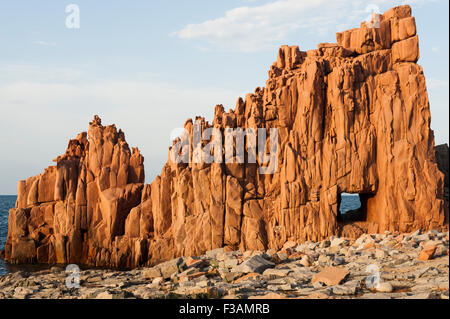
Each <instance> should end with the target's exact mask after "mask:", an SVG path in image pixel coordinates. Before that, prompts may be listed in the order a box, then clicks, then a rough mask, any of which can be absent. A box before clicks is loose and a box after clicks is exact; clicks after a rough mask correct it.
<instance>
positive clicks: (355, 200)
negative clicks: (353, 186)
mask: <svg viewBox="0 0 450 319" xmlns="http://www.w3.org/2000/svg"><path fill="white" fill-rule="evenodd" d="M359 207H361V201H360V200H359V195H357V194H356V195H350V194H342V195H341V207H340V211H341V214H345V213H346V212H348V211H349V210H353V209H357V208H359Z"/></svg>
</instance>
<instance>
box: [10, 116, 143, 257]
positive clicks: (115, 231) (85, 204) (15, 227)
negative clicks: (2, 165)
mask: <svg viewBox="0 0 450 319" xmlns="http://www.w3.org/2000/svg"><path fill="white" fill-rule="evenodd" d="M88 135H89V141H88ZM54 161H55V162H56V166H51V167H49V168H47V169H46V170H45V171H44V173H42V174H41V175H38V176H35V177H31V178H29V179H27V180H25V181H21V182H19V184H18V189H17V192H18V197H17V203H16V208H15V209H11V210H10V213H9V228H8V238H7V243H6V246H5V257H6V259H7V260H8V261H10V262H13V263H25V262H39V263H49V264H53V263H85V264H92V265H98V266H100V265H114V264H116V260H117V259H119V258H120V255H118V253H117V250H116V249H115V247H116V246H117V245H119V243H120V238H121V236H123V235H124V233H125V220H126V217H127V216H128V215H129V212H130V210H131V209H132V208H133V207H136V206H138V205H139V204H140V202H141V194H142V189H143V183H144V166H143V162H144V158H143V157H142V155H140V153H139V150H138V149H133V150H130V149H129V147H128V144H127V143H126V141H125V135H124V134H123V132H122V131H120V130H119V131H117V129H116V127H115V126H114V125H111V126H102V124H101V120H100V118H98V117H97V116H96V117H95V118H94V121H93V122H91V123H90V125H89V132H88V133H81V134H79V135H78V136H77V138H76V139H74V140H71V141H69V145H68V148H67V151H66V153H65V154H64V155H62V156H59V157H58V158H56V159H55V160H54Z"/></svg>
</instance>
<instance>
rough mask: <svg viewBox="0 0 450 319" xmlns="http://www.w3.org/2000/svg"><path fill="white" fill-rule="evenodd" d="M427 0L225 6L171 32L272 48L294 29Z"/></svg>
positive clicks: (327, 26) (347, 22) (214, 42)
mask: <svg viewBox="0 0 450 319" xmlns="http://www.w3.org/2000/svg"><path fill="white" fill-rule="evenodd" d="M430 1H431V2H433V1H434V0H409V1H399V0H372V1H359V0H334V1H326V0H309V1H305V0H277V1H273V2H270V3H266V4H262V5H257V6H252V7H250V6H242V7H238V8H234V9H231V10H228V11H226V12H225V13H224V15H223V16H222V17H219V18H216V19H210V20H206V21H204V22H200V23H194V24H189V25H186V26H185V27H184V28H182V29H181V30H178V31H176V32H173V33H172V36H177V37H179V38H180V39H185V40H197V41H200V42H202V43H204V44H207V45H209V46H210V47H212V48H216V49H221V50H231V51H240V52H254V51H262V50H273V49H274V48H276V47H277V46H279V45H280V44H283V43H282V42H285V41H287V40H288V39H289V37H290V36H292V35H293V34H295V33H299V32H308V33H313V34H314V33H318V34H324V33H326V32H334V31H336V28H335V26H336V25H341V26H342V27H343V28H352V27H356V26H357V25H359V22H361V21H364V20H366V18H368V17H369V16H370V14H371V12H372V9H373V8H379V10H380V11H383V10H385V9H388V8H390V7H392V6H396V5H401V4H405V3H418V4H424V3H426V2H430ZM343 30H344V29H343ZM338 31H341V30H338ZM202 48H203V49H205V47H204V46H202Z"/></svg>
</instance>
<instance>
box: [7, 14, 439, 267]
mask: <svg viewBox="0 0 450 319" xmlns="http://www.w3.org/2000/svg"><path fill="white" fill-rule="evenodd" d="M377 18H378V19H379V28H371V27H368V26H367V25H366V24H365V23H363V24H361V27H360V28H359V29H352V30H349V31H345V32H342V33H338V34H337V44H330V43H322V44H320V45H319V47H318V49H316V50H310V51H306V52H302V51H300V50H299V48H298V47H296V46H294V47H290V46H283V47H281V48H280V50H279V54H278V59H277V61H276V62H275V63H274V64H273V65H272V66H271V68H270V70H269V79H268V81H267V83H266V87H265V88H257V89H256V90H255V93H254V94H248V95H247V96H246V97H245V99H241V98H239V99H238V101H237V104H236V108H235V109H234V110H230V111H229V112H225V111H224V108H223V107H222V106H221V105H218V106H216V108H215V115H214V120H213V123H212V124H209V123H208V122H206V121H205V120H204V118H197V119H196V120H198V121H200V122H201V124H202V131H204V130H205V129H206V128H210V127H214V128H216V129H218V130H220V132H221V134H224V131H225V129H226V128H235V127H242V128H266V129H270V128H276V129H278V142H279V148H278V149H279V152H278V156H277V158H276V160H277V164H278V165H277V169H276V172H275V173H274V174H260V173H259V168H260V167H262V166H264V165H263V164H262V163H261V159H258V162H257V163H254V164H251V163H243V164H240V163H236V162H235V163H226V161H225V160H224V155H223V154H220V152H219V151H220V150H217V149H214V150H211V153H212V154H213V155H215V156H218V158H221V159H222V160H223V163H212V164H207V163H204V162H200V163H194V162H193V161H191V162H190V163H188V164H187V163H186V164H184V163H178V164H177V163H175V162H174V161H171V160H170V157H169V160H168V162H167V164H166V165H165V166H164V167H163V169H162V172H161V175H160V176H158V177H157V178H156V179H155V181H153V183H151V185H145V186H144V185H143V184H142V183H143V182H144V171H143V157H142V156H141V155H140V154H139V151H138V150H137V149H133V151H132V152H131V151H130V150H129V148H128V145H127V144H126V142H125V139H124V135H123V133H122V132H121V131H119V132H117V130H116V128H115V127H114V126H107V127H103V126H101V123H100V120H99V119H98V118H96V119H95V120H94V122H93V123H91V124H90V129H89V133H88V136H89V141H88V140H87V136H86V134H85V133H84V134H81V135H79V136H78V137H77V139H75V140H72V141H70V143H69V147H68V150H67V152H66V154H64V155H63V156H61V157H59V158H58V159H56V162H57V165H56V166H54V167H50V168H48V169H47V170H46V171H45V172H44V173H43V174H41V175H39V176H37V177H33V178H30V179H27V180H26V181H22V182H20V183H19V186H18V194H19V197H18V200H17V207H16V208H15V209H12V210H11V212H10V220H9V233H8V240H7V245H6V251H5V255H6V259H7V260H9V261H11V262H27V261H37V262H42V263H55V262H58V263H67V262H70V263H86V264H90V265H97V266H102V265H103V266H106V265H108V266H119V267H122V266H128V267H133V266H137V265H143V264H152V263H156V262H158V261H161V260H167V259H170V258H172V257H175V256H181V255H199V254H202V253H204V252H205V251H206V250H210V249H213V248H217V247H223V246H225V247H227V248H229V249H237V248H240V249H243V250H249V249H259V250H261V249H266V248H275V249H279V248H281V247H282V246H283V244H284V243H286V242H287V241H297V242H301V241H305V240H321V239H324V238H327V237H329V236H331V235H336V234H341V235H346V236H357V235H359V233H360V232H382V231H384V230H390V231H401V232H408V231H412V230H415V229H417V228H422V229H423V230H427V229H432V228H439V227H440V226H443V225H444V223H445V216H444V215H445V214H444V200H443V187H444V176H443V174H442V173H441V172H440V171H439V170H438V167H437V164H436V160H435V153H434V149H433V147H434V138H433V132H432V131H431V130H430V109H429V102H428V96H427V91H426V86H425V78H424V75H423V71H422V68H421V67H420V66H419V65H417V64H416V62H417V60H418V58H419V45H418V36H417V35H416V28H415V22H414V18H413V17H411V9H410V7H409V6H401V7H397V8H393V9H391V10H389V11H387V12H386V13H384V14H383V15H381V16H378V17H377ZM185 128H186V130H187V131H188V132H189V133H191V134H192V133H193V130H194V123H193V121H192V120H188V121H187V122H186V123H185ZM215 140H216V137H214V138H213V141H215ZM191 142H192V137H191ZM207 142H208V141H203V142H202V143H203V144H202V145H205V144H206V143H207ZM269 144H270V143H269V136H267V149H268V148H269ZM174 145H175V144H174ZM248 146H249V145H247V146H246V147H247V149H248ZM234 147H235V148H236V145H234ZM190 150H191V152H190V155H189V156H190V157H191V159H192V156H193V151H194V149H193V146H192V143H191V145H190ZM222 151H223V150H222ZM222 153H224V152H222ZM236 156H237V155H236ZM246 157H247V158H248V154H247V155H246ZM344 192H347V193H358V194H360V198H361V202H362V208H361V211H362V213H361V215H360V217H359V218H360V220H359V221H356V222H351V223H341V222H339V217H340V216H339V215H340V214H339V202H340V194H341V193H344Z"/></svg>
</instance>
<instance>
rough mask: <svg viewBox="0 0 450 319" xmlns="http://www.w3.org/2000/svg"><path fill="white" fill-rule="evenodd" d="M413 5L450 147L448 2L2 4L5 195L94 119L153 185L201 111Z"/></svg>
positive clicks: (436, 111) (1, 180) (439, 132)
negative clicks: (132, 153) (180, 131)
mask: <svg viewBox="0 0 450 319" xmlns="http://www.w3.org/2000/svg"><path fill="white" fill-rule="evenodd" d="M405 3H408V4H410V5H411V7H412V10H413V15H414V16H415V17H416V23H417V28H418V34H419V39H420V55H421V58H420V60H419V64H420V65H422V66H423V68H424V72H425V76H426V81H427V89H428V94H429V99H430V106H431V114H432V123H431V126H432V129H433V130H434V132H435V140H436V144H442V143H448V141H449V123H448V118H449V93H448V92H449V73H448V70H449V42H448V41H449V34H448V33H449V16H448V12H449V8H448V6H449V4H448V1H447V0H412V1H403V0H402V1H400V0H390V1H389V0H371V1H358V0H335V1H329V0H271V1H268V0H240V1H238V0H227V1H212V0H190V1H185V0H180V1H167V0H164V1H160V0H152V1H144V0H134V1H125V0H116V1H112V0H96V1H92V0H72V1H71V2H70V1H67V2H65V1H61V0H57V1H56V0H53V1H50V0H39V1H38V0H28V1H25V0H15V1H1V2H0V41H1V51H0V150H1V151H0V194H16V187H17V181H19V180H22V179H25V178H27V177H30V176H34V175H37V174H40V173H41V172H43V170H44V168H46V167H47V166H49V165H53V164H54V163H53V162H52V160H53V159H54V158H56V157H57V156H58V155H60V154H62V153H64V152H65V150H66V147H67V143H68V140H69V139H71V138H74V137H76V135H77V134H78V133H79V132H82V131H87V129H88V124H89V121H91V120H92V118H93V116H94V115H95V114H98V115H99V116H100V117H101V118H102V121H103V124H112V123H115V124H116V126H117V127H118V128H121V129H122V130H123V131H124V132H125V134H126V139H127V142H128V144H129V145H130V147H135V146H138V147H139V149H140V150H141V152H142V154H143V155H144V157H145V162H144V165H145V169H146V183H150V182H151V181H152V180H153V179H154V177H155V176H156V175H158V174H159V173H160V172H161V168H162V167H163V165H164V163H165V162H166V161H167V154H168V146H169V144H170V136H171V132H172V131H173V130H176V129H177V128H179V127H182V126H183V124H184V122H185V120H186V119H188V118H195V116H197V115H201V116H204V117H205V118H206V119H207V120H209V121H212V117H213V110H214V106H215V105H216V104H223V105H224V106H225V108H226V109H229V108H234V106H235V104H236V101H237V99H238V97H240V96H242V97H244V96H245V94H246V93H249V92H254V89H255V88H256V87H258V86H261V87H262V86H264V84H265V81H266V80H267V71H268V70H269V67H270V65H271V64H272V63H273V62H274V61H275V60H276V55H277V51H278V50H277V49H278V47H279V46H281V45H284V44H289V45H299V47H300V49H301V50H303V51H306V50H310V49H315V48H317V44H319V43H321V42H336V37H335V33H336V32H339V31H344V30H346V29H350V28H354V27H358V26H359V24H360V22H362V21H364V20H366V19H367V17H368V16H369V15H370V13H371V12H372V11H378V12H380V13H382V12H384V11H386V10H388V9H389V8H391V7H393V6H396V5H401V4H405ZM70 4H75V5H76V6H77V8H78V9H79V28H76V26H77V24H76V20H74V19H73V17H74V15H73V14H74V13H75V12H74V11H73V10H72V9H71V10H69V11H68V12H66V7H67V6H68V5H70ZM70 8H72V7H69V9H70ZM74 26H75V28H74Z"/></svg>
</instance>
